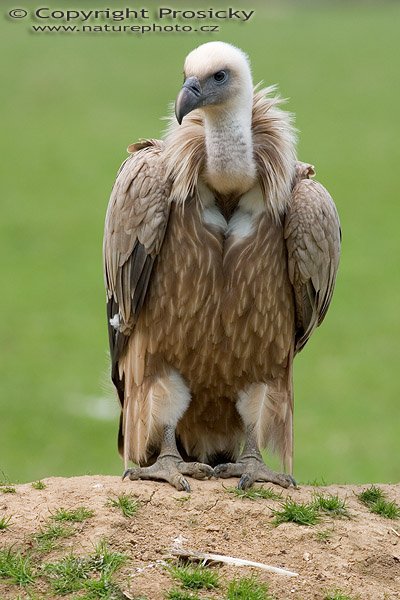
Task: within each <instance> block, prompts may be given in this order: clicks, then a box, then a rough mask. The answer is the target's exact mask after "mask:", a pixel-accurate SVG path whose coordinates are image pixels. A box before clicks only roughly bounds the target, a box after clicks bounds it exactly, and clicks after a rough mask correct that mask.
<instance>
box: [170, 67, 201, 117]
mask: <svg viewBox="0 0 400 600" xmlns="http://www.w3.org/2000/svg"><path fill="white" fill-rule="evenodd" d="M203 99H204V97H203V94H202V90H201V86H200V81H199V80H198V79H197V77H188V78H187V79H186V81H185V83H184V84H183V87H182V89H181V91H180V92H179V94H178V97H177V99H176V102H175V115H176V118H177V121H178V123H179V125H180V124H181V123H182V119H183V117H184V116H185V115H187V114H189V113H190V112H191V111H192V110H194V109H195V108H198V107H199V106H201V105H202V103H203Z"/></svg>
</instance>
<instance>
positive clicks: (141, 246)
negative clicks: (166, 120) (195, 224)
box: [103, 140, 170, 405]
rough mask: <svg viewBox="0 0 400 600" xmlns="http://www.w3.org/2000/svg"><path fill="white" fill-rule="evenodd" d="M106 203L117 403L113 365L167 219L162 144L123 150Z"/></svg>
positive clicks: (106, 270)
mask: <svg viewBox="0 0 400 600" xmlns="http://www.w3.org/2000/svg"><path fill="white" fill-rule="evenodd" d="M129 150H130V151H131V152H133V154H132V156H130V157H129V158H127V160H126V161H125V162H124V163H123V165H122V166H121V168H120V170H119V172H118V175H117V179H116V182H115V184H114V188H113V190H112V193H111V198H110V202H109V204H108V209H107V215H106V222H105V230H104V242H103V258H104V278H105V286H106V290H107V320H108V332H109V342H110V354H111V377H112V380H113V382H114V384H115V386H116V388H117V391H118V395H119V398H120V401H121V405H123V401H124V382H123V378H122V379H120V374H119V369H118V361H119V360H120V358H121V356H122V355H123V353H124V351H125V348H126V345H127V342H128V339H129V337H130V335H131V333H132V331H133V328H134V326H135V323H136V322H137V319H138V317H139V314H140V311H141V309H142V307H143V303H144V302H145V298H146V292H147V289H148V286H149V282H150V277H151V273H152V269H153V265H154V261H155V260H156V258H157V255H158V253H159V252H160V248H161V245H162V242H163V239H164V234H165V230H166V227H167V223H168V216H169V200H168V199H169V193H170V183H169V182H168V181H166V178H165V174H164V173H165V170H164V169H163V163H162V159H161V156H160V154H161V151H162V143H161V142H159V141H157V140H147V141H145V142H143V143H140V144H134V145H133V146H130V147H129Z"/></svg>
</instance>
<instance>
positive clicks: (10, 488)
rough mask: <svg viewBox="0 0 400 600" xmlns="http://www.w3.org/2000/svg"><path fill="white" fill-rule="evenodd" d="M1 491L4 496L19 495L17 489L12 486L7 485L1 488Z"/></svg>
mask: <svg viewBox="0 0 400 600" xmlns="http://www.w3.org/2000/svg"><path fill="white" fill-rule="evenodd" d="M0 491H1V492H2V493H3V494H16V493H17V490H16V489H15V487H14V486H12V485H5V486H1V487H0Z"/></svg>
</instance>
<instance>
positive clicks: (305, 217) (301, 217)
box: [284, 163, 341, 352]
mask: <svg viewBox="0 0 400 600" xmlns="http://www.w3.org/2000/svg"><path fill="white" fill-rule="evenodd" d="M300 164H301V163H300ZM310 174H313V169H312V167H310V165H304V169H303V173H301V171H300V170H299V177H298V179H297V181H296V183H295V186H294V188H293V192H292V197H291V201H290V203H289V208H288V210H287V214H286V217H285V228H284V235H285V239H286V246H287V251H288V268H289V278H290V281H291V284H292V286H293V290H294V297H295V304H296V352H299V351H300V350H301V349H302V348H303V347H304V346H305V344H306V343H307V341H308V339H309V338H310V336H311V334H312V332H313V331H314V329H315V328H316V327H318V325H320V324H321V323H322V321H323V319H324V317H325V315H326V312H327V310H328V308H329V304H330V301H331V299H332V294H333V289H334V286H335V279H336V273H337V268H338V264H339V256H340V240H341V232H340V223H339V217H338V214H337V211H336V207H335V204H334V202H333V200H332V198H331V197H330V195H329V193H328V192H327V190H326V189H325V188H324V187H323V186H322V185H321V184H320V183H318V182H317V181H312V180H310V179H308V176H309V175H310ZM302 176H303V177H304V178H303V179H302V178H301V177H302Z"/></svg>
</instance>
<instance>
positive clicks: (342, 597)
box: [323, 590, 355, 600]
mask: <svg viewBox="0 0 400 600" xmlns="http://www.w3.org/2000/svg"><path fill="white" fill-rule="evenodd" d="M323 600H355V598H354V597H352V596H348V595H347V594H344V593H343V592H341V591H340V590H332V591H330V592H328V593H327V594H326V595H325V596H324V598H323Z"/></svg>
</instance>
